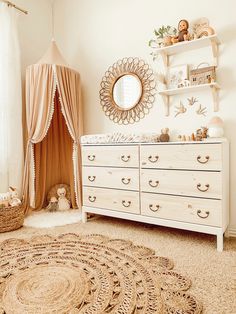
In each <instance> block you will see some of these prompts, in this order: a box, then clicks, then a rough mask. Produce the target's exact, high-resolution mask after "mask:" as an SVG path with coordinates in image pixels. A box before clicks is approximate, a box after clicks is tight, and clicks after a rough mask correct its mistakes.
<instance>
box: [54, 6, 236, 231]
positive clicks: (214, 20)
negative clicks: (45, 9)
mask: <svg viewBox="0 0 236 314" xmlns="http://www.w3.org/2000/svg"><path fill="white" fill-rule="evenodd" d="M233 7H234V1H233V0H225V1H215V0H209V1H208V2H207V5H206V1H205V0H199V1H198V2H197V3H196V2H195V1H193V0H191V1H185V0H179V1H175V0H169V1H162V2H158V1H156V0H147V1H143V0H130V1H126V0H120V1H114V0H113V1H111V0H100V1H97V0H89V1H88V0H79V1H78V0H70V1H66V0H57V1H56V2H55V19H56V20H55V37H56V39H57V42H58V45H59V47H60V49H61V50H62V52H63V54H64V56H65V58H66V59H67V61H68V62H69V63H70V65H71V66H73V67H74V68H76V69H77V70H78V71H79V72H80V74H81V77H82V82H83V90H82V91H83V107H84V126H85V133H86V134H90V133H104V132H113V131H119V132H133V131H138V132H149V131H150V132H160V130H161V128H163V127H169V128H170V131H171V135H172V138H176V136H177V135H178V134H186V133H187V134H189V133H190V134H191V133H192V132H194V131H195V130H196V129H197V128H199V127H201V126H204V125H207V123H208V121H209V120H210V118H211V117H212V116H213V115H216V114H217V115H219V116H220V117H221V118H222V119H223V120H224V121H225V135H226V137H227V138H228V139H229V141H230V145H231V154H230V159H231V163H230V169H231V171H230V172H231V177H230V184H231V191H230V192H231V193H230V194H231V195H230V209H231V213H230V215H231V218H230V222H231V223H230V230H231V233H233V232H234V234H236V194H235V193H234V187H235V185H236V164H235V162H234V160H235V159H236V133H235V125H236V106H235V99H236V88H235V86H236V74H235V73H236V71H235V70H236V59H235V56H234V55H235V50H236V21H235V15H234V10H233ZM199 17H207V18H208V19H209V20H210V25H211V26H212V27H213V28H214V29H215V30H216V32H217V34H218V36H219V38H220V40H221V42H222V44H221V46H220V56H219V67H218V70H217V80H218V82H219V84H220V85H221V87H222V90H221V91H220V110H219V112H218V113H214V112H213V101H212V97H211V94H210V93H209V91H206V92H201V94H192V95H182V97H181V98H178V97H175V98H174V99H173V101H172V103H171V108H170V116H169V117H165V112H164V105H163V102H162V99H161V98H160V96H158V95H157V96H156V101H155V103H154V106H153V108H152V109H151V111H150V113H149V114H148V115H147V116H146V117H145V118H144V119H143V120H141V121H140V122H138V123H136V124H133V125H127V126H120V125H117V124H115V123H113V122H112V121H110V120H109V119H108V118H107V117H106V116H105V114H104V113H103V111H102V109H101V106H100V101H99V89H100V82H101V79H102V77H103V75H104V73H105V71H106V70H107V69H108V67H109V66H110V65H112V64H113V63H114V62H116V61H117V60H118V59H121V58H123V57H127V56H128V57H129V56H132V57H134V56H136V57H139V58H142V59H144V60H146V61H147V62H148V63H149V64H150V66H151V67H152V68H153V70H154V71H155V73H156V74H157V73H158V74H160V73H164V69H163V65H162V62H161V61H160V60H157V61H155V62H153V61H152V57H151V56H150V52H151V49H150V48H149V47H148V41H149V40H150V39H151V38H153V30H154V28H159V27H160V26H161V25H172V26H177V23H178V20H180V19H182V18H184V19H187V20H189V21H190V22H191V21H194V20H195V19H197V18H199ZM203 61H205V62H208V63H210V64H211V63H212V54H211V50H210V48H209V47H208V48H203V49H201V50H196V51H192V52H188V53H184V54H181V55H178V57H177V56H176V57H175V58H173V59H172V60H171V65H175V64H186V63H188V64H191V65H192V66H197V65H198V64H199V63H200V62H203ZM158 74H157V75H158ZM158 88H161V86H160V84H159V85H158ZM191 96H195V97H197V98H198V100H199V102H200V103H201V104H202V106H203V107H206V109H207V113H206V116H203V115H201V116H199V115H197V114H196V112H195V111H194V110H189V111H188V112H187V113H186V114H184V115H182V116H177V117H175V105H178V104H179V101H180V100H182V101H183V102H186V99H187V97H191Z"/></svg>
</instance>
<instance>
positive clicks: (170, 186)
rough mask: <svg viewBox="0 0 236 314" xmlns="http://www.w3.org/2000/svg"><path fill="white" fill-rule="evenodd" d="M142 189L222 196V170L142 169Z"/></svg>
mask: <svg viewBox="0 0 236 314" xmlns="http://www.w3.org/2000/svg"><path fill="white" fill-rule="evenodd" d="M141 191H143V192H152V193H163V194H174V195H185V196H197V197H206V198H216V199H221V198H222V174H221V172H207V171H183V170H159V169H142V170H141Z"/></svg>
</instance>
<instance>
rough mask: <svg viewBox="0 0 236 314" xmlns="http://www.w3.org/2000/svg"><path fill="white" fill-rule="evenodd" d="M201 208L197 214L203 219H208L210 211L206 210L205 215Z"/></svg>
mask: <svg viewBox="0 0 236 314" xmlns="http://www.w3.org/2000/svg"><path fill="white" fill-rule="evenodd" d="M201 212H202V211H201V210H200V209H199V210H198V211H197V215H198V217H200V218H202V219H206V218H207V217H208V216H209V215H210V212H209V211H205V215H204V216H202V215H201Z"/></svg>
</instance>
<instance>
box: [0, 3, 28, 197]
mask: <svg viewBox="0 0 236 314" xmlns="http://www.w3.org/2000/svg"><path fill="white" fill-rule="evenodd" d="M16 15H17V13H16V10H15V9H14V8H12V7H8V6H7V5H6V4H5V3H1V2H0V193H1V192H6V191H7V190H8V187H9V186H13V187H16V188H18V189H19V190H20V191H21V185H22V173H23V135H22V99H21V71H20V49H19V42H18V32H17V24H16V19H17V16H16Z"/></svg>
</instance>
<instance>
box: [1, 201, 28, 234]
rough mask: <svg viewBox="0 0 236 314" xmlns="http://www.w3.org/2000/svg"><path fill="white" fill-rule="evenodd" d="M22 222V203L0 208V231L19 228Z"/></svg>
mask: <svg viewBox="0 0 236 314" xmlns="http://www.w3.org/2000/svg"><path fill="white" fill-rule="evenodd" d="M23 222H24V209H23V206H22V205H19V206H13V207H12V206H9V207H3V208H0V232H7V231H13V230H16V229H19V228H20V227H22V225H23Z"/></svg>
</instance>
